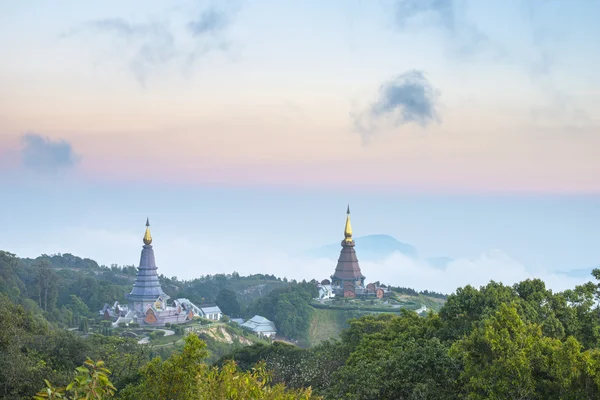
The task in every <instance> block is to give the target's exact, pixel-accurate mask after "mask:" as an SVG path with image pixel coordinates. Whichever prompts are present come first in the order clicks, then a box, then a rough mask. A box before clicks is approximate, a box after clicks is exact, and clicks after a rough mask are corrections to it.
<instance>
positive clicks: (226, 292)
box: [215, 289, 241, 317]
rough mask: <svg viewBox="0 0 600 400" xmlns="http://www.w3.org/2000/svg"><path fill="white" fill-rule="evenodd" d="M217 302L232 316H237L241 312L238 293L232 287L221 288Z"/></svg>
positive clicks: (224, 312) (225, 312) (222, 309)
mask: <svg viewBox="0 0 600 400" xmlns="http://www.w3.org/2000/svg"><path fill="white" fill-rule="evenodd" d="M215 303H216V304H217V306H219V308H220V309H221V311H222V312H223V314H227V315H229V316H231V317H237V316H239V315H240V314H241V308H240V303H239V301H238V298H237V295H236V294H235V292H234V291H233V290H231V289H221V290H220V291H219V294H218V295H217V298H216V299H215Z"/></svg>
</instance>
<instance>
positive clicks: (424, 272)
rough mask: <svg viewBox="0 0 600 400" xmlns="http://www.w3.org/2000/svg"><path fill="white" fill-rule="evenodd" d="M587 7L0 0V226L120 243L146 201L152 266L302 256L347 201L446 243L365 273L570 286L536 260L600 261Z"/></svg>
mask: <svg viewBox="0 0 600 400" xmlns="http://www.w3.org/2000/svg"><path fill="white" fill-rule="evenodd" d="M598 15H600V2H598V1H593V0H508V1H502V2H500V1H494V2H492V1H485V2H483V1H473V0H472V1H465V0H455V1H451V0H373V1H359V0H344V1H342V0H338V1H334V0H332V1H328V2H319V1H285V2H282V1H269V0H263V1H255V2H249V1H241V0H236V1H228V2H207V1H182V2H177V3H172V2H166V1H154V0H147V1H129V2H118V1H103V2H92V3H90V2H75V1H56V2H52V4H50V3H49V2H45V1H41V0H40V1H34V0H31V1H22V2H11V1H0V48H1V49H2V53H3V56H2V62H1V63H0V88H1V89H2V90H0V187H2V193H1V194H0V225H1V226H2V227H3V228H4V229H2V230H1V231H0V248H3V249H6V250H9V251H12V252H14V253H17V254H19V255H22V256H29V257H34V256H36V255H38V254H41V253H56V252H70V253H73V254H77V255H80V256H85V257H90V258H94V259H97V260H98V261H99V262H101V263H104V264H111V263H118V264H137V262H138V260H137V258H138V257H139V253H138V251H139V248H136V246H138V245H140V240H141V235H142V234H143V223H144V222H145V218H146V217H147V216H149V217H150V219H151V222H152V226H153V231H154V235H155V237H156V239H155V244H156V251H157V259H158V260H159V267H160V268H161V270H162V268H164V271H163V272H164V273H165V274H166V275H169V276H171V275H177V276H179V277H185V278H191V277H194V276H198V275H201V274H206V273H216V272H232V271H233V270H237V271H238V272H240V273H250V272H263V270H266V269H269V270H271V271H273V273H276V274H277V275H286V276H288V277H296V278H303V277H306V278H307V279H310V278H313V277H317V276H314V275H317V274H321V275H322V274H324V273H323V272H322V271H323V269H324V268H325V269H326V268H329V269H331V272H333V268H334V267H335V265H334V264H335V261H332V260H334V259H335V258H336V257H337V254H334V255H332V257H331V258H332V260H307V259H305V258H303V257H301V256H298V254H300V253H301V252H302V250H303V249H307V248H311V247H315V246H320V245H325V244H329V243H334V242H336V241H338V240H340V239H341V233H340V232H341V231H342V228H343V222H344V217H345V215H344V211H345V208H346V205H347V204H348V203H350V204H351V207H352V210H353V211H352V212H353V221H354V220H356V223H355V232H356V234H357V235H358V236H360V235H366V234H379V233H384V234H389V235H392V236H394V237H395V238H397V239H398V240H401V241H403V242H407V243H410V244H412V245H414V246H416V247H417V249H418V250H419V253H420V254H422V255H423V256H424V257H425V256H426V257H430V256H449V257H453V258H456V259H457V260H459V261H457V262H456V265H454V266H450V267H448V268H447V269H446V270H444V271H439V270H436V269H431V268H430V266H428V265H426V264H423V263H421V262H417V263H414V262H413V261H411V260H404V259H402V258H401V256H400V255H398V257H400V258H398V257H395V258H394V257H392V259H390V260H387V261H386V262H385V263H384V264H382V265H371V266H369V265H365V266H364V267H363V268H365V269H366V270H369V272H370V273H372V276H373V278H374V279H373V280H375V279H379V280H382V281H384V280H387V281H391V282H390V283H392V284H398V285H403V286H405V284H406V285H408V284H410V285H412V286H414V287H420V288H424V289H439V290H444V291H447V292H450V291H452V290H454V289H455V288H456V287H458V286H463V285H465V284H469V283H470V284H476V285H477V284H485V283H486V282H487V281H489V279H497V280H502V281H504V282H506V283H512V282H514V281H516V280H519V279H524V278H526V277H531V276H540V277H543V278H545V279H546V280H547V281H548V282H549V284H551V285H553V286H554V287H557V288H559V287H561V285H562V286H564V285H572V284H574V283H575V282H574V281H570V280H568V279H566V278H564V277H561V275H556V273H555V271H567V270H571V269H581V268H592V267H594V266H597V265H600V252H599V251H598V250H597V249H598V246H597V243H598V241H599V240H600V224H598V223H597V221H600V208H599V207H598V201H599V200H600V179H598V178H597V177H598V176H600V161H599V160H600V135H599V133H600V117H599V115H598V113H597V112H596V110H598V109H600V75H598V74H597V72H596V71H597V70H598V66H599V64H600V63H599V61H600V47H598V46H594V45H593V43H594V42H593V41H594V38H597V37H600V25H599V24H598V23H597V16H598ZM159 237H162V241H161V239H159ZM159 249H160V252H159ZM357 251H358V252H359V258H360V249H357ZM490 260H491V261H490ZM327 266H329V267H327ZM371 271H372V272H371ZM324 275H326V276H324V277H327V276H328V275H329V273H326V274H324ZM563 278H564V279H563ZM569 279H571V278H569ZM573 279H574V278H573ZM550 282H551V283H550Z"/></svg>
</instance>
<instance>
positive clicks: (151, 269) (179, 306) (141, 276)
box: [127, 220, 195, 326]
mask: <svg viewBox="0 0 600 400" xmlns="http://www.w3.org/2000/svg"><path fill="white" fill-rule="evenodd" d="M157 270H158V267H157V266H156V261H155V260H154V249H153V248H152V236H151V235H150V221H149V220H146V233H145V234H144V246H143V248H142V255H141V257H140V266H139V267H138V272H137V276H136V278H135V283H134V284H133V289H132V290H131V293H129V294H128V295H127V299H128V300H129V302H130V310H131V311H130V312H129V314H128V315H127V318H128V319H130V320H131V321H133V322H137V323H140V324H148V325H156V326H163V325H165V324H166V323H167V322H168V323H171V324H173V323H182V322H185V321H188V320H191V319H192V318H193V317H194V315H195V313H194V311H193V310H192V309H191V307H189V305H188V304H183V303H182V302H179V301H177V300H176V301H175V302H174V305H173V306H168V305H167V300H169V298H170V297H169V296H168V295H167V294H165V292H164V291H163V290H162V287H161V286H160V282H159V280H158V273H157Z"/></svg>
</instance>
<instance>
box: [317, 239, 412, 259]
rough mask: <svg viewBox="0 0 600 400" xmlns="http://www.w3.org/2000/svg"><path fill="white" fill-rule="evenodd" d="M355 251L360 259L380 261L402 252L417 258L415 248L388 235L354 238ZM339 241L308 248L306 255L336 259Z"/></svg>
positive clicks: (339, 248)
mask: <svg viewBox="0 0 600 400" xmlns="http://www.w3.org/2000/svg"><path fill="white" fill-rule="evenodd" d="M354 242H355V243H356V253H357V256H358V259H359V260H361V261H380V260H384V259H386V258H388V257H389V256H391V255H392V254H393V253H402V254H404V255H405V256H407V257H410V258H417V257H418V254H417V249H416V248H415V247H414V246H412V245H410V244H408V243H402V242H400V241H398V240H396V239H395V238H393V237H391V236H389V235H367V236H361V237H357V238H355V239H354ZM341 248H342V247H341V245H340V243H334V244H329V245H327V246H323V247H319V248H316V249H312V250H309V251H308V252H306V255H308V256H311V257H317V258H329V259H337V258H338V257H339V255H340V250H341Z"/></svg>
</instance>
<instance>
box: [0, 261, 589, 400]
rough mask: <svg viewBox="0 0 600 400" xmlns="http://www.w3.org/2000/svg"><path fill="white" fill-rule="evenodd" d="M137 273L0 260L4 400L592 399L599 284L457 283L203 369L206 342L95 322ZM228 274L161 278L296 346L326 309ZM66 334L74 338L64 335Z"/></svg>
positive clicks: (85, 264) (281, 285)
mask: <svg viewBox="0 0 600 400" xmlns="http://www.w3.org/2000/svg"><path fill="white" fill-rule="evenodd" d="M134 273H135V269H134V268H132V267H116V266H113V267H111V268H107V267H100V266H97V265H96V264H95V263H94V262H93V261H92V260H86V259H80V258H78V257H74V256H71V255H60V256H42V257H40V258H38V259H36V260H27V259H19V258H17V257H15V256H14V255H12V254H10V253H5V252H0V326H1V327H2V329H0V398H4V399H20V398H31V397H32V396H33V395H34V394H35V393H37V392H39V394H38V398H81V397H85V396H88V397H89V398H112V397H115V398H123V399H154V398H156V399H159V398H165V397H164V396H165V394H166V393H169V396H168V398H174V399H203V398H215V399H218V398H223V399H227V398H228V399H234V398H257V399H263V398H264V399H287V398H289V399H292V398H315V394H316V395H318V396H322V397H323V398H326V399H340V398H345V399H461V398H468V399H531V400H535V399H547V398H553V399H565V400H568V399H573V400H574V399H597V398H600V307H599V304H600V286H599V285H598V284H597V283H592V282H589V283H587V284H584V285H581V286H577V287H575V288H574V289H572V290H566V291H564V292H558V293H554V292H552V291H551V290H548V289H547V288H546V287H545V285H544V282H542V281H540V280H526V281H523V282H520V283H517V284H515V285H513V286H505V285H503V284H500V283H496V282H490V283H489V284H488V285H486V286H484V287H481V288H479V289H477V288H473V287H471V286H466V287H464V288H459V289H458V290H457V291H456V292H455V293H453V294H451V295H449V296H447V301H446V303H445V304H444V305H443V306H442V307H441V309H440V310H439V313H429V314H428V315H427V316H425V317H421V316H418V315H417V314H416V313H414V312H412V311H409V310H402V311H401V312H400V313H397V314H389V313H388V314H386V313H383V314H376V315H375V314H373V315H366V316H362V317H360V318H356V319H352V320H351V321H349V324H348V328H347V329H346V330H344V331H343V332H342V333H341V335H340V338H339V340H331V341H323V342H321V343H319V344H318V345H316V346H313V347H311V348H307V349H303V348H300V347H296V346H291V345H288V344H285V343H280V342H275V343H273V344H267V343H263V344H257V345H253V346H246V347H244V346H238V345H233V346H231V347H228V351H229V350H231V349H233V352H232V353H231V354H229V355H225V356H224V357H222V358H221V359H220V360H218V361H217V363H216V364H215V365H214V366H212V367H211V366H209V364H208V361H209V358H208V357H209V355H208V353H207V350H206V344H205V341H208V342H210V341H211V338H210V337H209V336H207V335H206V334H200V335H189V336H187V337H186V338H185V341H184V343H182V345H181V346H177V347H175V349H176V351H175V352H173V351H172V350H171V351H170V352H163V351H160V352H157V351H155V350H153V347H152V346H145V345H138V344H137V341H136V340H134V339H128V338H123V337H117V336H111V335H112V332H111V330H112V328H111V327H109V326H108V325H106V324H105V325H106V326H104V325H103V324H102V323H101V322H100V321H96V319H98V317H99V316H98V315H97V311H95V310H97V309H99V308H100V307H101V306H102V305H103V304H104V303H105V302H112V300H114V297H112V296H116V297H117V300H119V299H120V298H119V297H118V296H123V295H124V294H125V293H126V292H127V291H128V290H129V288H130V285H131V282H132V280H133V277H134V276H135V275H134ZM236 275H237V274H231V275H218V276H214V277H203V278H200V279H198V280H194V281H189V282H182V281H179V280H177V279H176V278H172V279H167V278H165V277H161V281H162V282H163V285H164V288H165V290H168V291H169V292H170V293H172V294H173V295H175V296H181V297H188V298H190V299H192V298H197V297H193V296H202V297H200V300H202V298H204V299H205V300H206V299H207V298H210V299H211V301H213V300H214V301H216V302H217V303H218V304H220V305H221V306H222V307H223V308H225V309H227V310H228V312H230V313H231V314H232V315H236V314H238V313H239V315H247V316H249V315H253V314H254V313H256V314H260V315H263V316H266V317H268V318H270V319H272V320H274V321H275V322H276V323H277V324H278V325H279V327H280V330H282V331H283V332H284V334H285V335H287V336H289V337H291V338H295V339H299V342H302V341H303V340H306V339H307V338H308V337H309V336H307V335H308V333H309V332H311V329H312V328H314V326H311V323H312V324H313V325H314V323H322V322H323V319H327V318H328V317H327V316H328V313H329V312H331V311H332V310H315V309H314V308H313V307H311V304H310V303H311V299H312V298H313V297H314V296H315V294H316V293H315V286H314V284H313V283H311V282H301V283H295V282H293V283H290V282H283V281H282V280H279V279H274V278H272V277H265V276H253V277H239V276H236ZM593 275H594V277H595V278H596V279H597V280H598V279H600V270H594V271H593ZM256 282H263V283H259V284H256ZM269 285H271V287H268V286H269ZM190 288H195V289H194V290H198V291H199V293H200V294H197V293H198V292H194V291H191V289H190ZM392 290H394V291H395V292H396V293H398V295H402V296H404V295H411V293H409V292H410V289H405V288H398V289H392ZM251 292H252V293H251ZM418 295H419V296H423V295H424V293H418ZM435 295H436V296H435V297H438V296H437V294H435ZM430 296H431V294H430ZM440 297H441V295H440ZM109 298H110V299H109ZM121 298H122V297H121ZM335 311H336V312H339V313H341V314H340V315H341V316H343V315H346V314H344V313H345V311H343V310H335ZM94 315H95V316H96V318H94ZM315 315H316V316H317V317H318V318H315ZM349 315H350V314H347V316H349ZM319 321H321V322H319ZM341 324H342V322H341V321H337V323H336V326H338V327H339V326H341ZM70 326H72V327H73V329H75V330H76V331H78V333H77V332H71V331H68V330H65V329H62V327H70ZM115 329H116V328H115ZM227 329H236V328H232V327H229V328H227ZM88 331H89V332H88ZM200 339H204V341H201V340H200ZM156 340H160V338H157V339H156ZM182 340H183V339H182ZM218 353H219V354H223V353H224V351H223V352H221V351H219V352H218ZM156 355H161V357H160V358H156V357H155V356H156ZM213 356H214V355H213ZM44 379H45V380H46V381H44ZM44 382H45V383H44ZM284 385H285V386H284ZM44 387H45V388H44ZM42 389H43V390H42ZM40 390H41V391H40ZM61 396H62V397H61ZM93 396H96V397H93ZM98 396H101V397H98Z"/></svg>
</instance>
